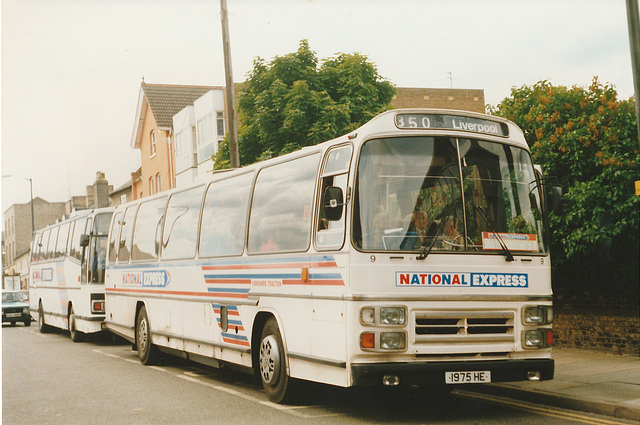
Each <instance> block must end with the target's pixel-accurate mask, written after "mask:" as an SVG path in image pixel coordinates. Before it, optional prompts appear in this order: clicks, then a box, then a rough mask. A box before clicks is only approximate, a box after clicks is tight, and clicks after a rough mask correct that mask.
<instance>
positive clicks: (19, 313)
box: [2, 291, 31, 326]
mask: <svg viewBox="0 0 640 425" xmlns="http://www.w3.org/2000/svg"><path fill="white" fill-rule="evenodd" d="M5 322H10V323H11V325H15V324H16V323H18V322H23V323H24V325H25V326H31V313H29V303H27V302H26V301H25V299H24V298H23V296H22V294H21V293H20V292H18V291H2V323H5Z"/></svg>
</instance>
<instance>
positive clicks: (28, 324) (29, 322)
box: [24, 318, 31, 327]
mask: <svg viewBox="0 0 640 425" xmlns="http://www.w3.org/2000/svg"><path fill="white" fill-rule="evenodd" d="M24 325H25V326H26V327H29V326H31V318H28V319H27V320H25V321H24Z"/></svg>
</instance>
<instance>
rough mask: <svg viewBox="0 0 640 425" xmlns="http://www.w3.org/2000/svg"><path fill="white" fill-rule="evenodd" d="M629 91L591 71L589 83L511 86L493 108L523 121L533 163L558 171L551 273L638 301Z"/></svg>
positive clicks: (569, 283) (565, 283)
mask: <svg viewBox="0 0 640 425" xmlns="http://www.w3.org/2000/svg"><path fill="white" fill-rule="evenodd" d="M634 108H635V106H634V102H633V99H629V100H619V99H618V98H617V93H616V91H615V89H614V88H613V87H612V86H611V85H608V84H605V85H603V84H601V83H600V82H599V81H598V79H597V78H594V80H593V82H592V84H591V85H590V86H589V87H588V88H582V87H577V86H574V87H571V88H567V87H563V86H553V85H551V84H550V83H549V82H547V81H541V82H538V83H537V84H535V85H533V86H531V87H529V86H522V87H519V88H513V89H512V91H511V95H510V97H508V98H506V99H504V100H503V101H502V103H500V104H499V105H498V106H497V107H496V108H495V109H494V110H493V113H494V114H496V115H500V116H503V117H505V118H508V119H510V120H512V121H514V122H515V123H516V124H518V125H519V126H520V128H522V129H523V131H524V133H525V137H526V139H527V141H528V143H529V146H530V148H531V153H532V156H533V159H534V162H535V163H538V164H541V165H542V166H543V169H544V171H545V175H546V176H557V177H558V179H559V182H560V184H561V185H562V186H563V188H564V191H565V208H564V212H563V214H562V215H560V216H555V215H553V214H551V217H550V226H551V230H552V255H553V260H554V266H555V269H554V281H555V284H556V285H557V286H558V288H557V289H560V290H562V288H563V287H564V288H575V287H580V288H588V289H589V290H590V291H592V292H598V291H599V289H602V291H600V294H604V293H605V292H606V293H607V296H608V297H610V296H615V295H616V294H621V293H622V294H623V296H627V297H629V296H630V297H632V298H631V299H632V300H633V301H632V302H634V303H636V304H637V299H638V298H637V294H638V276H639V275H638V255H639V245H638V234H639V232H638V229H639V219H638V206H639V204H640V197H638V196H636V195H635V192H634V181H635V180H638V178H640V176H639V173H638V164H639V163H640V155H639V153H638V139H637V132H636V123H635V109H634Z"/></svg>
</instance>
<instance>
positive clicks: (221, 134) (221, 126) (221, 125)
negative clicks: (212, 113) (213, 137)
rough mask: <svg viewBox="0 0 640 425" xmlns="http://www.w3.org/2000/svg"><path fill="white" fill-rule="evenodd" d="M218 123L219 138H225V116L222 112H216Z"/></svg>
mask: <svg viewBox="0 0 640 425" xmlns="http://www.w3.org/2000/svg"><path fill="white" fill-rule="evenodd" d="M216 124H217V129H218V140H222V139H223V138H224V116H223V115H222V112H216Z"/></svg>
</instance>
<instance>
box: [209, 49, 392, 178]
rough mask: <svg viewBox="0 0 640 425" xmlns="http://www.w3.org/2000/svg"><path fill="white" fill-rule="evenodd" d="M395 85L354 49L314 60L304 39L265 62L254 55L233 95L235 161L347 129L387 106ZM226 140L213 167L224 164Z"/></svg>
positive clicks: (293, 147) (292, 148)
mask: <svg viewBox="0 0 640 425" xmlns="http://www.w3.org/2000/svg"><path fill="white" fill-rule="evenodd" d="M394 93H395V88H394V87H393V85H392V84H391V83H390V82H389V81H387V80H386V79H384V78H382V77H381V76H380V75H379V74H378V72H377V69H376V67H375V65H374V64H372V63H371V62H369V61H368V60H367V57H366V56H363V55H360V54H358V53H353V54H344V53H341V54H338V55H337V56H336V57H334V58H330V59H327V60H325V61H324V62H323V63H322V64H321V65H318V59H317V58H316V55H315V53H314V52H313V51H311V50H310V48H309V43H308V42H307V41H306V40H302V41H301V42H300V46H299V48H298V51H297V52H295V53H289V54H286V55H284V56H277V57H275V58H274V59H273V60H272V61H271V62H269V63H266V62H265V61H264V60H263V59H261V58H256V59H255V60H254V63H253V70H252V71H251V72H249V75H248V78H247V81H246V82H245V83H243V84H242V86H241V89H240V92H239V94H238V112H239V121H240V126H239V129H238V139H239V151H240V162H241V163H242V164H250V163H253V162H256V161H260V160H263V159H267V158H270V157H274V156H278V155H282V154H285V153H288V152H292V151H295V150H297V149H300V148H301V147H303V146H310V145H315V144H318V143H320V142H323V141H325V140H330V139H333V138H335V137H338V136H340V135H341V134H344V133H347V132H349V131H351V130H353V129H355V128H357V127H359V126H360V125H362V124H364V123H365V122H367V121H368V120H369V119H371V118H372V117H374V116H375V115H377V114H379V113H380V112H382V111H384V110H386V109H388V105H389V102H390V101H391V98H392V96H393V94H394ZM227 158H228V145H227V144H226V143H223V144H222V145H221V146H220V149H219V151H218V153H217V154H216V156H215V157H214V168H215V169H221V168H227V167H228V160H227Z"/></svg>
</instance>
